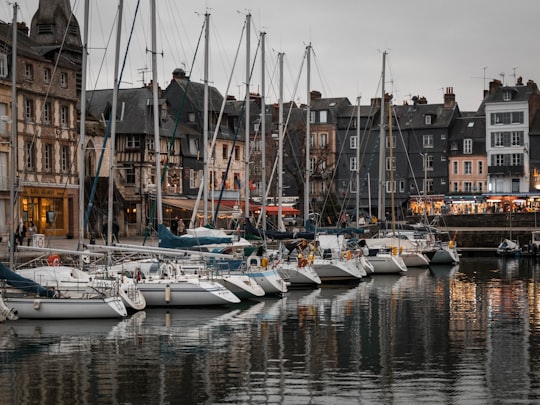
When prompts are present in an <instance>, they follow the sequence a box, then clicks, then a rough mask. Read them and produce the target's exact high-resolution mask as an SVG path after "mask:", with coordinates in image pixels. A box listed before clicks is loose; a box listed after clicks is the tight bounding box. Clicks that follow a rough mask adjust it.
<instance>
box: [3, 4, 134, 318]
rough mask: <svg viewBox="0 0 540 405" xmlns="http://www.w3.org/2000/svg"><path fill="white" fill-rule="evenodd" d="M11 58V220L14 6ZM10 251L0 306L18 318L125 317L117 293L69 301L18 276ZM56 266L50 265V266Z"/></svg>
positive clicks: (97, 292)
mask: <svg viewBox="0 0 540 405" xmlns="http://www.w3.org/2000/svg"><path fill="white" fill-rule="evenodd" d="M12 25H13V40H12V48H13V57H12V69H11V77H12V91H13V97H12V111H11V113H12V117H13V120H12V128H11V170H10V189H11V194H10V210H11V215H10V216H11V218H15V209H14V200H15V198H14V190H15V173H16V170H17V169H16V168H17V163H16V159H17V158H16V156H17V155H16V150H15V145H16V140H17V124H16V123H17V121H18V120H17V119H16V117H17V105H16V103H17V92H16V84H15V79H16V74H15V72H16V70H17V69H16V61H17V57H16V55H17V5H16V4H15V5H14V10H13V23H12ZM10 242H11V243H10V246H14V234H13V230H12V229H11V230H10ZM13 254H14V249H10V262H9V267H10V268H8V267H6V266H5V265H3V264H1V263H0V273H1V275H0V279H2V280H4V295H3V299H4V303H5V304H6V306H8V307H11V308H12V309H13V312H14V313H16V315H17V316H18V317H19V318H34V319H52V318H54V319H74V318H79V319H83V318H85V319H88V318H117V317H124V316H126V315H127V311H126V307H125V306H124V304H123V302H122V299H121V298H120V296H119V295H118V293H117V292H114V291H113V292H112V293H110V294H109V293H108V291H103V290H99V289H95V290H94V291H93V294H88V295H86V296H84V297H81V298H69V297H66V296H64V295H62V294H61V293H59V292H58V291H57V290H53V289H49V288H45V287H43V286H41V285H39V284H38V283H36V282H35V281H33V280H30V279H27V278H25V277H22V276H21V275H20V274H18V273H17V272H16V271H13V269H14V257H13ZM54 264H56V263H51V266H54Z"/></svg>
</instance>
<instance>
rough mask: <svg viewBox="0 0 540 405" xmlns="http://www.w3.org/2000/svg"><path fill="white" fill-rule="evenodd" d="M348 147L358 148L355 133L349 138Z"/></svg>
mask: <svg viewBox="0 0 540 405" xmlns="http://www.w3.org/2000/svg"><path fill="white" fill-rule="evenodd" d="M349 147H350V148H351V149H357V148H358V137H357V136H356V135H355V136H351V137H350V138H349Z"/></svg>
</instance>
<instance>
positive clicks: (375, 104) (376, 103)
mask: <svg viewBox="0 0 540 405" xmlns="http://www.w3.org/2000/svg"><path fill="white" fill-rule="evenodd" d="M380 106H381V99H380V97H376V98H372V99H371V107H373V108H378V107H380Z"/></svg>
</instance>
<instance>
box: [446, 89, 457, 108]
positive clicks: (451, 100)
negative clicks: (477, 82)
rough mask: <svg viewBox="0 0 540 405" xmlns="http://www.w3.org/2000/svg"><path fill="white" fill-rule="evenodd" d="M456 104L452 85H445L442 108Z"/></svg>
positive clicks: (452, 106)
mask: <svg viewBox="0 0 540 405" xmlns="http://www.w3.org/2000/svg"><path fill="white" fill-rule="evenodd" d="M455 106H456V95H455V94H454V88H453V87H447V88H446V92H445V93H444V108H454V107H455Z"/></svg>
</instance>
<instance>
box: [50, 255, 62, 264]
mask: <svg viewBox="0 0 540 405" xmlns="http://www.w3.org/2000/svg"><path fill="white" fill-rule="evenodd" d="M47 263H48V264H49V266H60V263H61V261H60V256H58V255H50V256H49V258H48V259H47Z"/></svg>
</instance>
